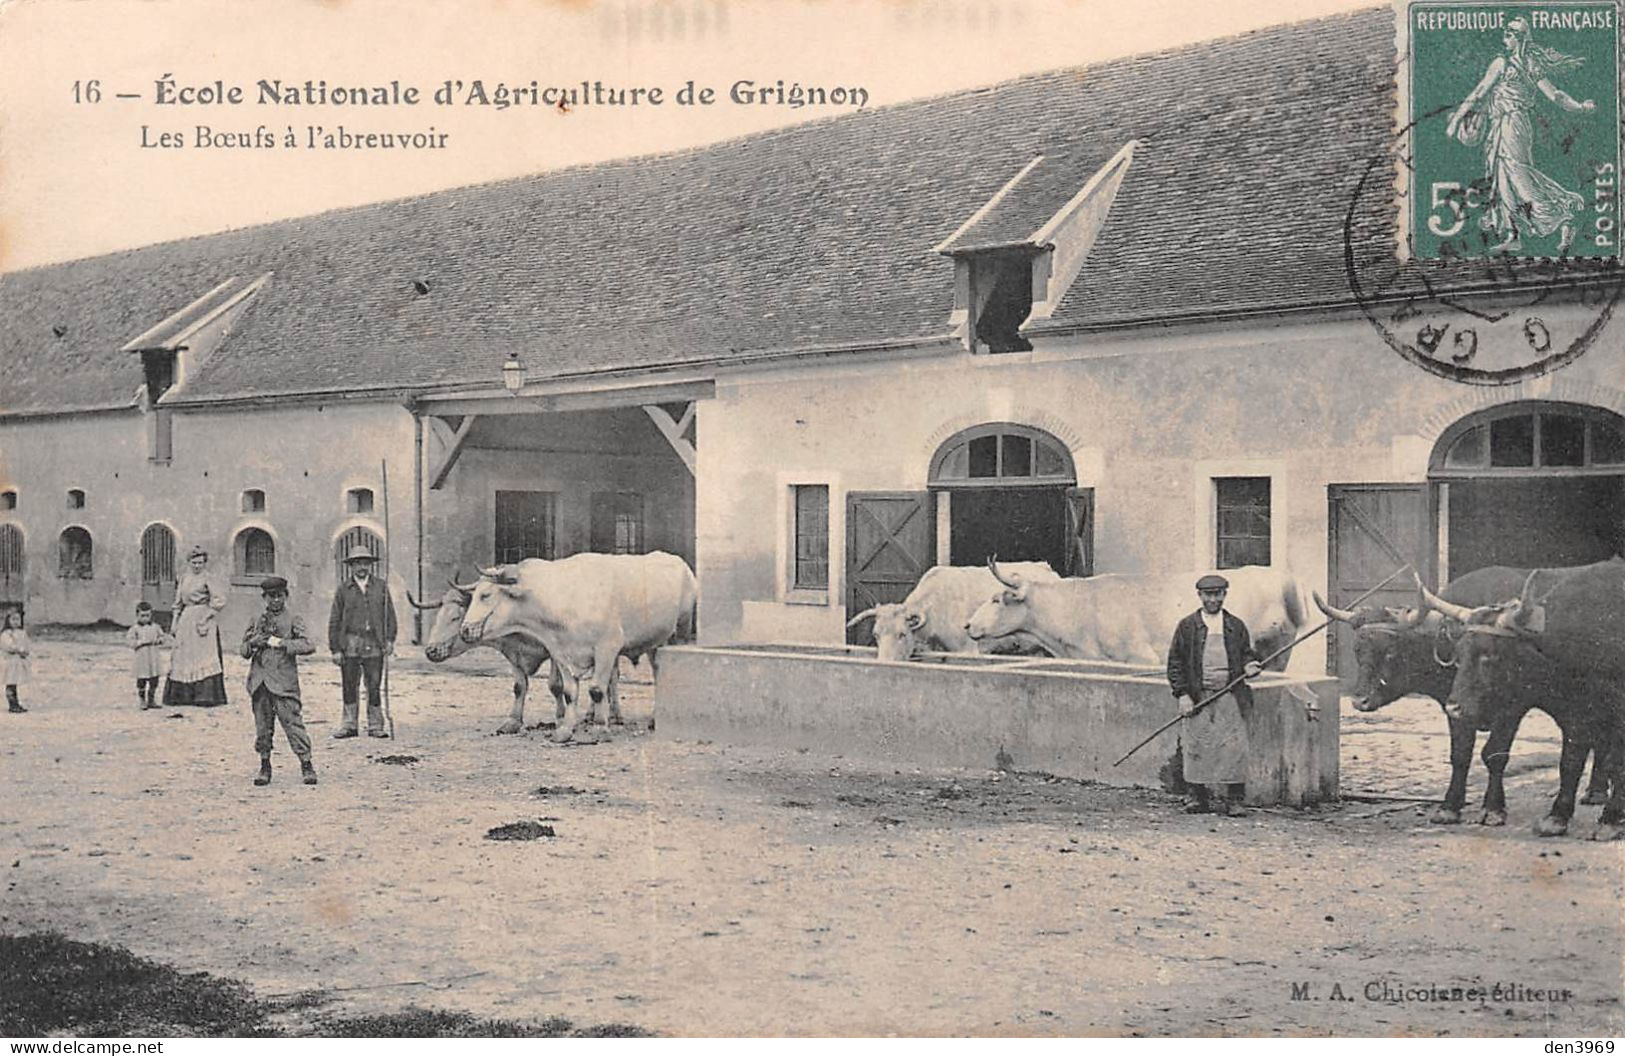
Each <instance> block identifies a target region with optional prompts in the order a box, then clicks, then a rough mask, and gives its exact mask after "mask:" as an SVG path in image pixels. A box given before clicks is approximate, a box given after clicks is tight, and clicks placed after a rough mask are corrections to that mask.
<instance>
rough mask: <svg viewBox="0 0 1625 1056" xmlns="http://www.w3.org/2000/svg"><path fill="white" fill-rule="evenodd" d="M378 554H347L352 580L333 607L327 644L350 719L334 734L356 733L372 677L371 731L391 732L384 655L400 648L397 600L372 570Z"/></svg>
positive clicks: (380, 734)
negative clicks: (383, 690)
mask: <svg viewBox="0 0 1625 1056" xmlns="http://www.w3.org/2000/svg"><path fill="white" fill-rule="evenodd" d="M375 560H376V559H375V558H374V557H373V556H372V553H371V552H370V551H369V550H368V549H367V548H366V547H364V546H360V545H357V546H354V547H352V548H351V549H350V552H349V553H348V554H346V555H345V557H344V564H345V567H346V568H348V569H349V570H350V579H349V581H348V582H347V583H345V584H344V585H343V586H341V587H339V589H338V593H336V594H334V595H333V612H332V614H331V615H330V616H329V617H328V619H327V648H328V649H329V650H331V651H332V653H333V662H334V663H335V664H338V665H339V673H340V675H341V681H342V683H343V686H344V721H343V722H342V723H341V724H340V725H339V728H338V730H337V731H336V732H335V733H334V734H333V736H334V737H354V736H355V735H356V733H357V729H356V726H357V719H358V717H359V716H358V714H357V713H358V712H359V710H360V701H359V700H358V696H359V694H358V692H357V691H358V690H359V689H360V683H361V680H362V678H363V676H365V678H366V682H367V733H368V735H369V736H372V737H388V736H389V733H388V732H387V731H386V730H385V729H384V708H383V702H382V698H381V697H380V695H379V685H380V684H381V683H382V682H383V674H384V657H386V656H389V655H392V654H393V653H394V652H395V603H394V601H392V600H391V599H390V597H389V588H388V586H387V585H385V584H384V583H381V582H379V580H378V579H377V578H376V577H375V576H374V575H373V574H372V567H373V562H374V561H375Z"/></svg>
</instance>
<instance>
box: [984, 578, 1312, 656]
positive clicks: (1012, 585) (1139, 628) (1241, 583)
mask: <svg viewBox="0 0 1625 1056" xmlns="http://www.w3.org/2000/svg"><path fill="white" fill-rule="evenodd" d="M989 566H990V567H991V569H992V572H993V574H994V576H996V577H997V578H998V579H999V582H1000V583H1001V584H1002V589H1000V590H999V591H998V592H997V593H995V594H993V595H992V597H991V598H990V599H988V600H986V601H984V602H983V603H982V605H981V607H980V608H978V609H977V610H976V612H975V614H974V615H973V616H972V617H971V619H970V622H969V623H968V624H967V626H966V631H967V633H968V634H969V635H970V636H971V637H972V638H974V639H976V640H978V641H981V640H984V639H988V638H995V637H1001V636H1004V635H1008V634H1014V633H1016V632H1017V631H1025V632H1026V633H1028V634H1030V635H1032V636H1033V637H1034V638H1036V639H1037V640H1038V641H1039V643H1040V644H1042V645H1043V646H1044V648H1046V649H1048V650H1049V651H1050V652H1052V653H1054V654H1055V655H1056V656H1060V657H1066V658H1069V659H1075V660H1115V661H1118V662H1121V663H1129V664H1147V665H1150V664H1162V663H1165V662H1166V660H1167V655H1168V645H1169V643H1170V641H1172V639H1173V636H1174V626H1175V625H1176V624H1177V623H1179V621H1180V620H1181V619H1182V618H1183V617H1185V616H1187V615H1189V614H1190V613H1192V612H1195V611H1196V609H1197V607H1198V600H1197V597H1196V581H1197V579H1198V578H1200V576H1201V575H1202V573H1200V572H1176V573H1171V574H1170V573H1160V574H1156V575H1146V576H1125V575H1105V576H1094V577H1092V578H1089V579H1061V580H1054V581H1045V580H1028V579H1026V578H1024V577H1022V576H1020V575H1014V576H1012V575H1010V574H1009V573H1007V572H1006V571H1005V570H1004V568H1003V567H1002V566H999V565H996V564H993V563H992V562H989ZM1223 575H1224V577H1225V578H1226V579H1228V580H1229V581H1230V593H1229V596H1228V597H1226V599H1225V603H1224V607H1225V609H1226V610H1228V611H1229V612H1230V613H1231V614H1232V615H1234V616H1237V617H1239V618H1240V619H1241V621H1242V622H1243V623H1245V624H1246V625H1247V630H1248V631H1249V632H1250V633H1251V635H1252V640H1253V646H1254V648H1256V649H1257V650H1258V652H1259V653H1260V655H1263V656H1268V655H1269V654H1270V653H1273V652H1274V651H1275V650H1277V649H1280V648H1281V647H1282V646H1284V645H1286V644H1287V643H1289V642H1291V641H1292V640H1293V639H1294V638H1295V637H1297V635H1298V633H1299V632H1300V631H1302V630H1303V629H1304V628H1305V626H1306V625H1307V624H1308V622H1309V618H1310V617H1309V614H1310V613H1311V612H1313V611H1314V610H1313V609H1311V608H1309V606H1308V605H1307V604H1306V601H1307V599H1308V591H1307V590H1306V589H1304V587H1303V585H1302V584H1301V583H1299V582H1298V580H1297V579H1296V578H1295V577H1293V576H1292V575H1291V574H1290V573H1287V572H1284V571H1282V570H1280V569H1275V568H1263V567H1260V566H1256V565H1249V566H1247V567H1245V568H1227V569H1225V570H1224V573H1223ZM1290 655H1291V654H1290V653H1286V654H1283V655H1282V656H1280V657H1278V658H1277V659H1276V660H1275V661H1274V662H1272V663H1271V664H1270V665H1269V666H1270V668H1271V669H1273V670H1277V671H1279V670H1285V668H1286V665H1287V661H1288V659H1289V658H1290Z"/></svg>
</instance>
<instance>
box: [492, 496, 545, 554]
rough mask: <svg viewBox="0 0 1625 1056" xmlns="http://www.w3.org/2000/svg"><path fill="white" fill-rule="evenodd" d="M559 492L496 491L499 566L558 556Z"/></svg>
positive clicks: (496, 545) (496, 552)
mask: <svg viewBox="0 0 1625 1056" xmlns="http://www.w3.org/2000/svg"><path fill="white" fill-rule="evenodd" d="M557 510H558V493H557V492H552V491H499V492H497V493H496V518H495V520H496V543H495V546H494V548H493V550H494V556H495V559H496V563H497V564H499V565H505V564H510V563H512V562H515V561H523V560H524V559H525V558H527V557H540V558H545V559H547V560H549V561H551V560H552V559H553V555H554V525H555V523H556V514H557Z"/></svg>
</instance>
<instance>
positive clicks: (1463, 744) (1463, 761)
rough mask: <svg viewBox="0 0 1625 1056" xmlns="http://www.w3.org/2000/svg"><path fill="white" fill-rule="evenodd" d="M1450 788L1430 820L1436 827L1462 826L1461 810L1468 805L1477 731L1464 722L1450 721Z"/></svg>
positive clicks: (1446, 790)
mask: <svg viewBox="0 0 1625 1056" xmlns="http://www.w3.org/2000/svg"><path fill="white" fill-rule="evenodd" d="M1449 729H1450V787H1449V788H1447V789H1445V793H1444V803H1443V804H1442V805H1441V806H1440V807H1439V808H1438V809H1436V810H1435V811H1434V812H1433V816H1432V817H1431V818H1429V819H1428V820H1429V821H1431V822H1433V824H1435V825H1459V824H1461V808H1462V807H1463V806H1465V805H1466V803H1467V773H1468V771H1469V770H1471V769H1472V767H1473V741H1474V740H1476V739H1477V731H1476V730H1474V729H1473V728H1472V727H1471V726H1469V725H1467V724H1466V723H1463V722H1456V721H1455V720H1454V719H1451V720H1450V725H1449Z"/></svg>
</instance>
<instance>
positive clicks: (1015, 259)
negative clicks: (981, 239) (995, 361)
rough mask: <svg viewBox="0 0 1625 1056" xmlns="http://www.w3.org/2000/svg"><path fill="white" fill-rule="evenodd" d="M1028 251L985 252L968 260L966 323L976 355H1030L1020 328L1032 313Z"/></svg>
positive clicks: (1028, 345)
mask: <svg viewBox="0 0 1625 1056" xmlns="http://www.w3.org/2000/svg"><path fill="white" fill-rule="evenodd" d="M1034 256H1036V253H1034V252H1033V251H1031V250H1029V249H1025V248H1022V249H1006V250H988V251H985V252H980V253H975V254H972V255H971V257H970V292H971V297H970V302H971V313H970V321H971V325H972V327H973V331H972V332H973V333H974V334H975V335H976V346H975V349H974V351H977V352H991V353H999V352H1031V351H1032V347H1033V346H1032V342H1030V341H1028V340H1027V339H1026V338H1025V337H1022V336H1021V324H1022V323H1024V322H1026V321H1027V316H1028V315H1030V314H1032V310H1033V257H1034Z"/></svg>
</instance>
